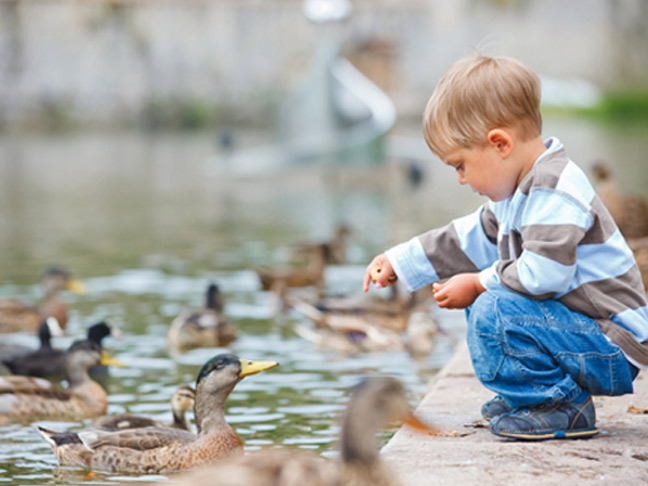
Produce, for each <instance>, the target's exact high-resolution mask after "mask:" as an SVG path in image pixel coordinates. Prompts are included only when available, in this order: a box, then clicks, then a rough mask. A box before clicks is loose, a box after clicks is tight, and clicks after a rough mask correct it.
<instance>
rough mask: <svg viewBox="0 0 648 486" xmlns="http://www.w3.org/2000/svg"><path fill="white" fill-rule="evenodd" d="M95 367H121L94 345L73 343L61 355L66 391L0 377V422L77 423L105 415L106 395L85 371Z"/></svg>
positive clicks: (35, 381)
mask: <svg viewBox="0 0 648 486" xmlns="http://www.w3.org/2000/svg"><path fill="white" fill-rule="evenodd" d="M98 364H103V365H118V366H124V365H123V364H122V363H120V362H118V361H116V360H114V359H112V358H111V357H110V356H108V355H107V354H106V353H105V352H102V350H101V348H100V347H99V345H98V344H97V343H94V342H92V341H89V340H87V339H86V340H83V341H76V342H74V343H73V344H72V345H71V346H70V347H69V348H68V350H67V351H66V353H65V357H64V360H63V369H64V376H65V379H66V380H67V384H68V386H67V388H66V389H63V388H60V387H58V386H56V385H54V384H53V383H51V382H50V381H48V380H45V379H42V378H34V377H30V376H19V375H11V376H2V377H0V419H5V420H12V421H34V420H38V419H47V420H81V419H84V418H88V417H97V416H99V415H103V414H105V413H106V408H107V407H108V397H107V395H106V391H105V390H104V389H103V388H102V387H101V385H99V383H97V382H95V381H93V380H92V379H91V378H90V376H89V374H88V369H90V367H92V366H95V365H98Z"/></svg>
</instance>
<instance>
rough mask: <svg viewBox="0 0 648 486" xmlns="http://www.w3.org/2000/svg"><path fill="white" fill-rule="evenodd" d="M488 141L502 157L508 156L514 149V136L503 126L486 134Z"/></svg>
mask: <svg viewBox="0 0 648 486" xmlns="http://www.w3.org/2000/svg"><path fill="white" fill-rule="evenodd" d="M486 141H487V142H488V144H489V145H490V146H491V147H493V148H494V149H495V150H496V151H497V152H498V153H499V154H500V156H501V157H502V158H506V157H508V156H509V155H510V154H511V151H512V150H513V138H511V134H510V133H509V132H508V131H507V130H504V129H503V128H493V129H492V130H490V131H489V132H488V134H487V135H486Z"/></svg>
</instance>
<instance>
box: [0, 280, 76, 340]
mask: <svg viewBox="0 0 648 486" xmlns="http://www.w3.org/2000/svg"><path fill="white" fill-rule="evenodd" d="M41 286H42V287H43V291H44V294H45V295H44V297H43V300H42V301H41V303H40V305H39V306H38V307H33V306H29V305H27V304H25V303H23V302H20V301H19V300H16V299H2V300H0V332H17V331H32V332H36V331H37V329H38V327H39V326H40V324H41V322H42V321H43V318H45V317H55V318H56V320H57V321H58V322H59V325H60V326H61V327H62V328H63V329H65V325H66V324H67V321H68V315H67V308H66V307H65V305H64V304H63V302H61V300H60V298H59V293H60V292H61V291H62V290H70V291H72V292H75V293H78V294H82V293H85V287H84V285H83V284H82V283H81V282H80V281H78V280H75V279H73V278H72V277H71V276H70V274H69V272H67V271H65V270H63V269H61V268H59V267H51V268H49V269H47V271H45V273H44V274H43V277H42V278H41Z"/></svg>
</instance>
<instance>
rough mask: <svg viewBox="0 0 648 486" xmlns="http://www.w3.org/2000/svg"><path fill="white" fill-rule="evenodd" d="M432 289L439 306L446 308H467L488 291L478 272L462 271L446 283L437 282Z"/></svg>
mask: <svg viewBox="0 0 648 486" xmlns="http://www.w3.org/2000/svg"><path fill="white" fill-rule="evenodd" d="M432 289H433V290H434V298H435V299H436V301H437V304H439V307H443V308H446V309H465V308H466V307H468V306H469V305H470V304H472V303H473V302H474V301H475V299H476V298H477V297H478V296H479V294H481V293H482V292H486V289H485V288H484V287H483V286H482V284H481V282H480V281H479V274H478V273H460V274H458V275H455V276H454V277H451V278H450V279H449V280H448V281H446V282H444V283H435V284H434V285H432Z"/></svg>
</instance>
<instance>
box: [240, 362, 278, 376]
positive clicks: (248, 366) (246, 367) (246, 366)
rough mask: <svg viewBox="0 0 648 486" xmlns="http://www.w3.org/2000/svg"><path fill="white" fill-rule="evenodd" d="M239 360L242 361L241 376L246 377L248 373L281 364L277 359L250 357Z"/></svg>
mask: <svg viewBox="0 0 648 486" xmlns="http://www.w3.org/2000/svg"><path fill="white" fill-rule="evenodd" d="M239 361H240V362H241V372H240V373H239V377H240V378H245V377H246V376H248V375H254V374H255V373H260V372H262V371H265V370H269V369H270V368H274V367H275V366H279V363H277V362H276V361H250V360H249V359H239Z"/></svg>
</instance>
